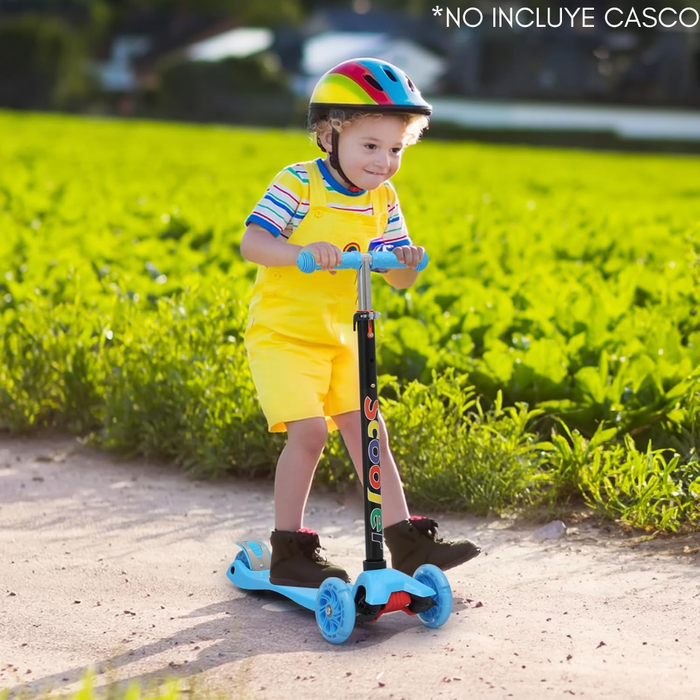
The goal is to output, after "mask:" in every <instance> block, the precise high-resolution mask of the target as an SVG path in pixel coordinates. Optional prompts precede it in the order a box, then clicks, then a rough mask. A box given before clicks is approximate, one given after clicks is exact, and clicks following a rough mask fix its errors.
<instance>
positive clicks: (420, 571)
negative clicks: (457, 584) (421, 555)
mask: <svg viewBox="0 0 700 700" xmlns="http://www.w3.org/2000/svg"><path fill="white" fill-rule="evenodd" d="M413 578H414V579H416V581H418V582H419V583H422V584H425V585H426V586H429V587H430V588H432V589H433V590H434V591H435V595H434V596H433V600H434V601H435V605H434V606H433V607H432V608H430V610H426V611H425V612H423V613H418V617H420V619H421V620H423V623H424V624H425V625H426V627H433V628H436V627H442V626H443V625H444V624H445V623H446V622H447V618H449V616H450V613H451V612H452V589H451V588H450V582H449V581H448V580H447V576H445V574H444V573H443V572H442V570H441V569H439V568H438V567H437V566H435V565H433V564H423V566H419V567H418V568H417V569H416V571H415V573H414V574H413Z"/></svg>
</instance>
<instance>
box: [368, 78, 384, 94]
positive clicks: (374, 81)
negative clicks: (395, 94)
mask: <svg viewBox="0 0 700 700" xmlns="http://www.w3.org/2000/svg"><path fill="white" fill-rule="evenodd" d="M365 80H366V81H367V82H368V83H369V84H370V85H371V86H372V87H373V88H374V89H375V90H379V91H380V92H384V88H383V87H382V86H381V85H380V84H379V83H378V82H377V79H376V78H375V77H374V76H372V75H366V76H365Z"/></svg>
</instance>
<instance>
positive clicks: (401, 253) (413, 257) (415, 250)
mask: <svg viewBox="0 0 700 700" xmlns="http://www.w3.org/2000/svg"><path fill="white" fill-rule="evenodd" d="M392 252H393V253H394V255H396V257H397V258H398V260H399V262H402V263H403V264H404V265H406V267H405V268H403V269H402V268H399V269H392V270H387V272H385V273H384V279H385V280H386V281H387V282H388V283H389V284H390V285H391V286H392V287H394V288H395V289H408V288H409V287H411V286H412V285H413V283H414V282H415V281H416V280H417V279H418V275H419V274H420V272H416V269H415V268H416V267H417V266H418V264H419V263H420V261H421V259H422V257H423V253H424V252H425V248H421V247H420V246H408V245H407V246H399V247H398V248H394V250H393V251H392Z"/></svg>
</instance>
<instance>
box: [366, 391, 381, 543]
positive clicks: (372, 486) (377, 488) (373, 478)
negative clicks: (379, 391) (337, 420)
mask: <svg viewBox="0 0 700 700" xmlns="http://www.w3.org/2000/svg"><path fill="white" fill-rule="evenodd" d="M378 410H379V402H378V401H376V400H375V401H372V399H370V397H369V396H366V397H365V405H364V411H365V417H366V418H367V420H368V421H369V425H368V426H367V434H368V435H369V437H370V438H371V440H370V443H369V447H368V449H367V451H368V454H369V461H370V462H371V463H372V466H371V467H370V469H369V483H368V484H366V485H365V486H366V489H367V498H368V500H369V501H370V502H371V503H376V504H377V507H376V508H374V509H373V510H372V513H371V514H370V517H369V522H370V525H371V527H372V534H371V537H372V541H373V542H378V543H379V544H380V545H383V538H382V535H381V532H382V495H381V486H382V472H381V469H380V468H379V454H380V450H379V421H378V420H377V413H378Z"/></svg>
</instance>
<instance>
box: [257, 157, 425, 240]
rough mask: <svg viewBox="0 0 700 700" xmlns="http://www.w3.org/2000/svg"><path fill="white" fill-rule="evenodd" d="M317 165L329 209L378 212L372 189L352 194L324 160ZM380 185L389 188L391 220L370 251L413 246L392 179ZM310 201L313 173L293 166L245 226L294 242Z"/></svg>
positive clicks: (277, 178)
mask: <svg viewBox="0 0 700 700" xmlns="http://www.w3.org/2000/svg"><path fill="white" fill-rule="evenodd" d="M316 164H317V165H318V168H319V170H320V172H321V176H322V178H323V184H324V185H325V187H326V190H327V191H328V194H327V196H326V203H327V205H328V206H329V207H331V208H333V209H342V210H343V211H355V212H359V213H361V214H370V215H371V214H373V213H374V212H373V211H372V197H371V194H370V192H369V191H368V190H361V191H360V192H351V191H350V190H348V189H347V188H346V187H343V185H341V184H340V183H339V182H338V181H337V180H336V179H335V178H334V177H333V176H332V175H331V174H330V172H328V168H326V165H325V163H324V162H323V160H322V159H321V158H317V159H316ZM380 186H381V187H386V188H387V214H388V220H387V225H386V229H385V231H384V234H383V235H382V236H381V237H380V238H374V239H373V240H372V241H371V242H370V244H369V250H371V251H372V250H384V251H389V250H391V249H392V248H396V247H397V246H401V245H412V244H411V239H410V238H409V236H408V230H407V228H406V223H405V221H404V219H403V215H402V214H401V207H400V205H399V198H398V197H397V195H396V190H395V189H394V186H393V185H392V184H391V183H390V182H389V181H388V180H387V181H386V182H384V183H383V184H382V185H380ZM309 199H310V187H309V174H308V173H307V172H306V167H305V165H304V163H295V164H294V165H290V166H289V167H287V168H285V169H284V170H282V171H281V172H280V173H278V174H277V175H276V176H275V179H274V180H273V181H272V183H271V184H270V186H269V187H268V188H267V190H266V191H265V194H264V196H263V198H262V199H261V200H260V201H259V202H258V203H257V204H256V205H255V207H254V208H253V211H252V212H251V213H250V215H249V216H248V218H247V219H246V220H245V225H246V226H247V225H248V224H258V225H259V226H262V227H263V228H264V229H266V230H268V231H269V232H270V233H271V234H272V235H273V236H275V237H277V236H282V238H285V239H287V240H289V239H291V240H292V242H294V231H295V230H296V228H297V226H299V224H300V223H301V221H302V219H303V218H304V217H305V216H306V214H307V213H308V211H309Z"/></svg>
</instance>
